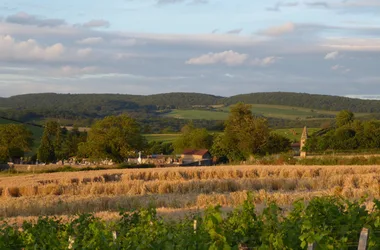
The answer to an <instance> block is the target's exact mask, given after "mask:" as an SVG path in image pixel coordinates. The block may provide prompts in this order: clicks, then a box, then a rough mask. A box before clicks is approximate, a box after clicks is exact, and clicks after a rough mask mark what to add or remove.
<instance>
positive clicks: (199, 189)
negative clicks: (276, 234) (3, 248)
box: [0, 166, 380, 218]
mask: <svg viewBox="0 0 380 250" xmlns="http://www.w3.org/2000/svg"><path fill="white" fill-rule="evenodd" d="M249 191H251V192H252V193H253V196H254V200H255V202H256V203H257V204H264V203H265V202H267V201H268V200H275V201H277V202H278V204H280V205H282V206H285V207H286V206H289V205H291V204H292V203H293V202H294V201H295V200H298V199H304V200H305V201H308V200H310V199H311V198H312V197H314V196H320V195H342V196H343V197H347V198H353V199H354V198H360V197H362V196H365V195H368V198H379V197H380V166H218V167H194V168H162V169H131V170H100V171H88V172H68V173H51V174H29V175H21V176H9V177H0V194H1V195H0V217H6V218H7V217H8V218H9V217H17V216H40V215H73V214H76V213H81V212H96V213H99V214H101V216H105V214H107V213H109V214H113V215H114V214H115V212H117V211H120V210H121V209H124V210H132V209H138V208H141V207H148V206H151V205H153V206H156V207H157V208H159V211H164V212H165V211H170V212H173V211H176V212H178V211H189V210H192V209H198V208H199V209H202V208H205V207H207V206H209V205H213V204H220V205H222V206H224V207H226V208H228V207H234V206H236V205H239V204H241V203H242V202H243V201H244V200H245V199H246V197H247V192H249ZM259 207H260V205H259ZM113 215H112V216H113Z"/></svg>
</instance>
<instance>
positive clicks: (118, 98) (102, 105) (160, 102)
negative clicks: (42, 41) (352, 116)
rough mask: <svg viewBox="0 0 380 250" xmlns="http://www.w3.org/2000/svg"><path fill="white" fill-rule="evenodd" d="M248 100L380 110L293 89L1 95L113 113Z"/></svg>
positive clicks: (3, 103) (33, 105)
mask: <svg viewBox="0 0 380 250" xmlns="http://www.w3.org/2000/svg"><path fill="white" fill-rule="evenodd" d="M238 102H244V103H249V104H271V105H286V106H294V107H303V108H310V109H321V110H330V111H339V110H343V109H349V110H351V111H353V112H357V113H380V100H365V99H353V98H351V97H350V98H349V97H342V96H330V95H317V94H307V93H293V92H263V93H251V94H241V95H235V96H231V97H221V96H216V95H210V94H200V93H164V94H155V95H146V96H143V95H127V94H55V93H44V94H26V95H18V96H12V97H9V98H0V107H2V108H4V107H5V108H10V109H17V110H38V111H43V110H54V109H55V110H60V111H66V112H69V113H72V112H73V113H75V112H88V113H99V112H100V113H102V114H107V113H112V112H114V111H115V112H116V111H123V110H139V109H144V110H146V109H150V110H154V109H157V108H158V109H160V108H163V107H169V108H171V109H175V108H192V107H193V106H199V105H201V106H202V105H203V106H209V105H216V104H223V105H226V106H229V105H232V104H236V103H238Z"/></svg>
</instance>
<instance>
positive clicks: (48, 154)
mask: <svg viewBox="0 0 380 250" xmlns="http://www.w3.org/2000/svg"><path fill="white" fill-rule="evenodd" d="M37 159H38V160H39V161H40V162H45V163H50V162H54V161H55V154H54V146H53V144H52V143H51V141H50V139H49V135H48V133H45V132H44V133H43V135H42V138H41V145H40V147H39V148H38V151H37Z"/></svg>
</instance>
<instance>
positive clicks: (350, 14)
mask: <svg viewBox="0 0 380 250" xmlns="http://www.w3.org/2000/svg"><path fill="white" fill-rule="evenodd" d="M263 91H295V92H307V93H320V94H334V95H355V94H371V95H374V94H380V0H329V1H326V2H324V1H312V0H310V1H296V0H289V1H276V0H275V1H273V0H108V1H105V0H65V1H58V0H54V1H51V0H1V1H0V96H3V97H7V96H12V95H17V94H24V93H40V92H59V93H128V94H153V93H164V92H201V93H209V94H215V95H222V96H230V95H234V94H239V93H250V92H263Z"/></svg>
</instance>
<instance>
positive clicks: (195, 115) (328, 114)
mask: <svg viewBox="0 0 380 250" xmlns="http://www.w3.org/2000/svg"><path fill="white" fill-rule="evenodd" d="M229 111H230V107H223V108H217V109H212V110H204V109H203V110H201V109H175V110H172V111H171V112H169V113H166V114H164V115H163V116H165V117H172V118H178V119H185V120H192V119H205V120H225V119H227V117H228V115H229ZM252 112H253V113H254V114H255V115H258V116H264V117H268V118H279V119H288V120H311V119H333V118H335V116H336V114H337V113H338V111H327V110H316V109H308V108H301V107H292V106H284V105H267V104H253V105H252ZM369 115H370V114H369V113H356V114H355V116H356V117H364V116H369Z"/></svg>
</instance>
